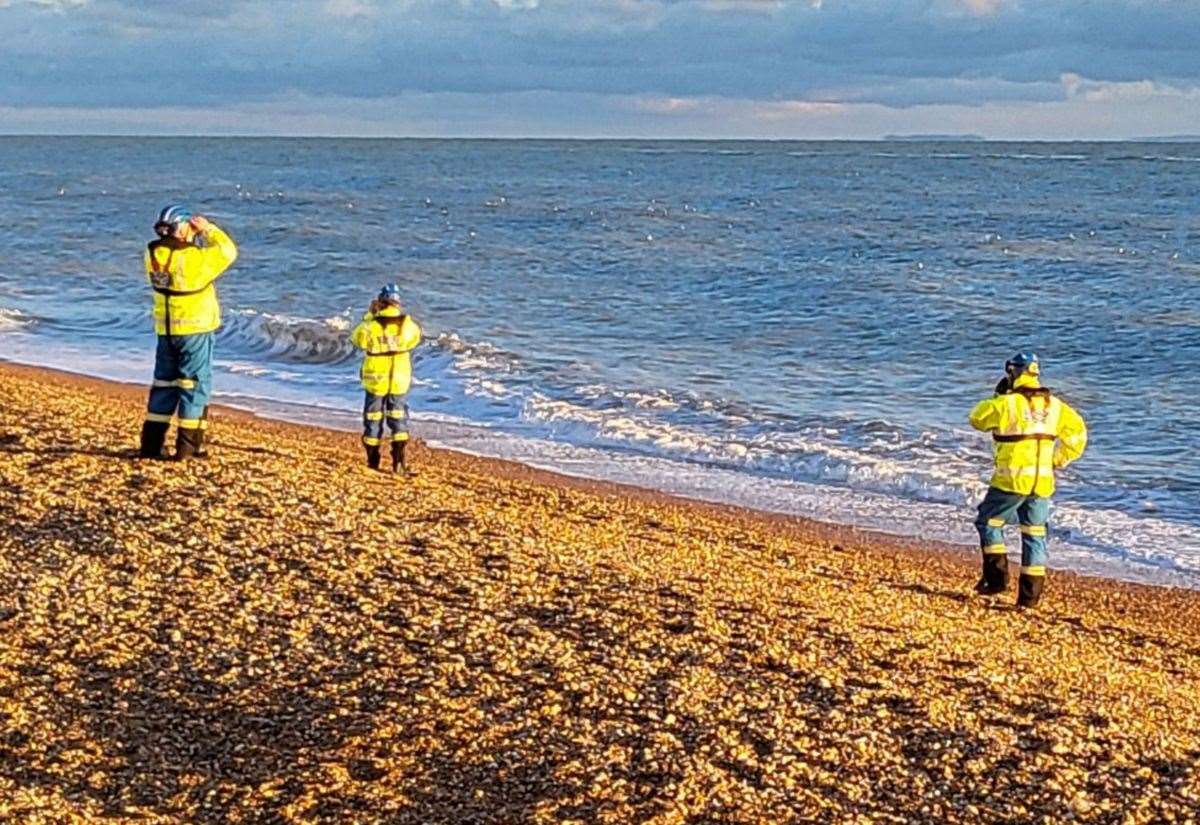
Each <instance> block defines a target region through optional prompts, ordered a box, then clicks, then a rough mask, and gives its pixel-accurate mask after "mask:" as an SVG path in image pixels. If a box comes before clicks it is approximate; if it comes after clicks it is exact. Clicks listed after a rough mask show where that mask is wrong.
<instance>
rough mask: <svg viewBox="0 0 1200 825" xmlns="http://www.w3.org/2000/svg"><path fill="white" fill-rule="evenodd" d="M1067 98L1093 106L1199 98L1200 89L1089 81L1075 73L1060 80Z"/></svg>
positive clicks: (1148, 83)
mask: <svg viewBox="0 0 1200 825" xmlns="http://www.w3.org/2000/svg"><path fill="white" fill-rule="evenodd" d="M1059 82H1060V83H1061V84H1062V88H1063V92H1064V93H1065V94H1066V96H1067V98H1068V99H1077V100H1084V101H1090V102H1093V103H1116V102H1121V101H1141V100H1149V99H1152V98H1183V99H1189V100H1195V99H1200V86H1189V87H1186V88H1185V87H1182V86H1172V85H1170V84H1167V83H1158V82H1155V81H1153V80H1124V81H1114V80H1089V79H1088V78H1086V77H1081V76H1080V75H1078V74H1076V73H1074V72H1065V73H1064V74H1062V75H1061V76H1060V78H1059Z"/></svg>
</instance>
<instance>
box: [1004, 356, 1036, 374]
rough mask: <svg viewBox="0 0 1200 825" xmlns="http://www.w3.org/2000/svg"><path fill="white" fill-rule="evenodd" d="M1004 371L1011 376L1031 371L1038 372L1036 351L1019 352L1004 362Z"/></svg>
mask: <svg viewBox="0 0 1200 825" xmlns="http://www.w3.org/2000/svg"><path fill="white" fill-rule="evenodd" d="M1004 372H1005V373H1006V374H1007V375H1008V376H1009V377H1010V378H1016V377H1017V376H1019V375H1024V374H1025V373H1029V374H1030V375H1037V374H1038V357H1037V353H1036V352H1018V353H1017V354H1016V355H1014V356H1013V357H1012V358H1009V359H1008V360H1007V361H1005V362H1004Z"/></svg>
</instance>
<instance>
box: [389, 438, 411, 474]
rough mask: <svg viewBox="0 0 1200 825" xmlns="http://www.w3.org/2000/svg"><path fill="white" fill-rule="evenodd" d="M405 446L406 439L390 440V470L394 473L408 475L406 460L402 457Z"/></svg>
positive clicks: (406, 444) (406, 443)
mask: <svg viewBox="0 0 1200 825" xmlns="http://www.w3.org/2000/svg"><path fill="white" fill-rule="evenodd" d="M407 446H408V442H407V441H393V442H392V472H393V473H395V474H396V475H401V476H406V475H408V462H407V461H406V460H405V458H404V449H405V448H406V447H407Z"/></svg>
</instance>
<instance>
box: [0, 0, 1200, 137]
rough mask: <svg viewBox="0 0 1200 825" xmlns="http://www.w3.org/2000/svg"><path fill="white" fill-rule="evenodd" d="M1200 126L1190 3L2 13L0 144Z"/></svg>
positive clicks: (452, 0)
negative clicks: (47, 138) (46, 138)
mask: <svg viewBox="0 0 1200 825" xmlns="http://www.w3.org/2000/svg"><path fill="white" fill-rule="evenodd" d="M4 133H7V134H14V133H16V134H30V133H34V134H62V133H68V134H79V133H86V134H168V135H169V134H191V135H194V134H213V135H225V134H251V135H272V134H289V135H339V136H340V135H357V136H414V137H426V136H429V137H456V136H463V137H640V138H794V139H831V138H849V139H860V138H861V139H875V138H879V137H883V136H885V135H888V134H929V133H937V134H976V135H981V136H984V137H988V138H995V139H1018V140H1019V139H1041V140H1114V139H1116V140H1119V139H1126V138H1130V137H1139V136H1156V135H1160V136H1161V135H1179V134H1193V135H1194V134H1200V0H794V1H793V0H198V2H192V3H179V4H171V3H164V2H161V0H0V134H4Z"/></svg>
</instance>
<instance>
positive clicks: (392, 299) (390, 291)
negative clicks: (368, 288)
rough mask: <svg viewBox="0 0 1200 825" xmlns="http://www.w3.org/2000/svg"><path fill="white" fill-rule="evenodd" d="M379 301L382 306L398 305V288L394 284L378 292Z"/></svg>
mask: <svg viewBox="0 0 1200 825" xmlns="http://www.w3.org/2000/svg"><path fill="white" fill-rule="evenodd" d="M379 301H380V302H381V303H384V304H396V305H397V306H399V304H400V287H399V286H398V285H396V284H394V283H391V284H388V285H387V286H385V287H384V288H383V289H381V290H379Z"/></svg>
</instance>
